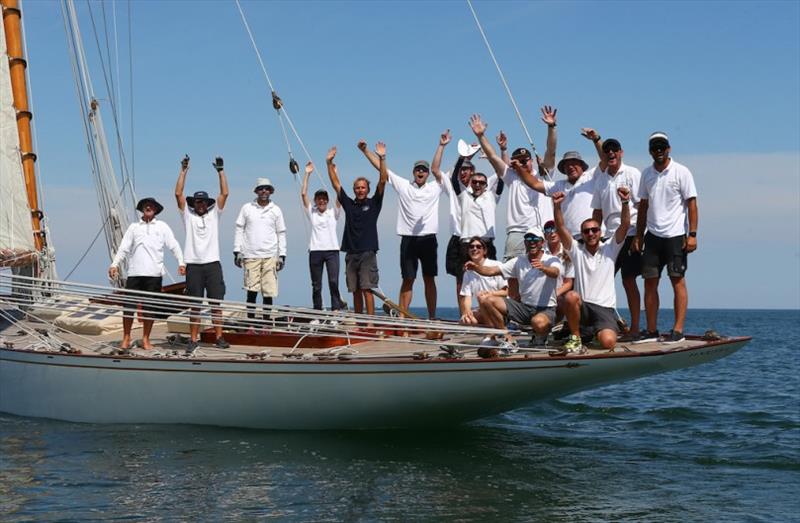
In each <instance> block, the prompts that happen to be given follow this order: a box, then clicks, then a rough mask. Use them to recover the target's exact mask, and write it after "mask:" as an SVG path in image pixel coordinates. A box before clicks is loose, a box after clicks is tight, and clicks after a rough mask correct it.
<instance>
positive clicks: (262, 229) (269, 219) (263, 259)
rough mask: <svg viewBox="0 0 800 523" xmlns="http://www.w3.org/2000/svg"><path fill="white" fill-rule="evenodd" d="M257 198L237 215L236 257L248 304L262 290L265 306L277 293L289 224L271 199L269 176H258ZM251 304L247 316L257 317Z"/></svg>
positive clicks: (234, 240)
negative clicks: (241, 273)
mask: <svg viewBox="0 0 800 523" xmlns="http://www.w3.org/2000/svg"><path fill="white" fill-rule="evenodd" d="M253 192H254V193H256V199H255V200H253V201H250V202H248V203H246V204H244V205H243V206H242V209H241V210H240V211H239V216H238V217H237V218H236V232H235V234H234V238H233V259H234V263H235V264H236V266H237V267H239V268H241V267H244V289H245V290H246V291H247V303H252V304H255V302H256V297H257V296H258V294H259V292H260V293H261V301H262V303H263V304H264V305H270V306H271V305H272V300H273V299H274V298H276V297H277V296H278V272H280V271H281V270H283V267H284V265H286V223H285V222H284V220H283V212H282V211H281V208H280V207H278V206H277V205H275V203H274V202H273V201H272V199H271V198H272V195H273V194H274V193H275V188H274V187H273V186H272V182H271V181H270V180H269V178H259V179H258V180H257V181H256V186H255V188H254V189H253ZM254 309H255V307H254V306H253V307H248V310H247V318H248V319H253V318H255V311H254Z"/></svg>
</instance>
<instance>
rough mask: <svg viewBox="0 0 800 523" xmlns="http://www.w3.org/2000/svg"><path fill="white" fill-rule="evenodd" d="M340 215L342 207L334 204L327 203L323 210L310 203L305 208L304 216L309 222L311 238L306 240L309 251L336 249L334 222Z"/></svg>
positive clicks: (337, 240)
mask: <svg viewBox="0 0 800 523" xmlns="http://www.w3.org/2000/svg"><path fill="white" fill-rule="evenodd" d="M331 207H333V208H331ZM341 215H342V208H341V207H339V206H338V205H336V204H334V205H333V206H331V205H328V207H327V208H326V209H325V212H323V213H321V212H319V211H318V210H317V206H316V205H313V204H310V205H309V206H308V208H307V209H306V217H307V218H308V219H309V221H310V222H311V239H310V240H309V241H308V250H309V251H338V250H339V238H338V236H336V222H337V221H339V218H340V217H341Z"/></svg>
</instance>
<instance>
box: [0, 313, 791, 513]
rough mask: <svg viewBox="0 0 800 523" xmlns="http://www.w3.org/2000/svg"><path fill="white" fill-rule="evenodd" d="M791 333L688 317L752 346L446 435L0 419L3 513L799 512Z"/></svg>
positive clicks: (771, 319) (778, 320)
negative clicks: (701, 363)
mask: <svg viewBox="0 0 800 523" xmlns="http://www.w3.org/2000/svg"><path fill="white" fill-rule="evenodd" d="M665 312H667V313H668V314H667V315H669V314H671V313H670V312H668V311H665ZM449 313H450V314H453V313H454V311H449ZM662 324H663V325H664V326H666V325H667V324H668V319H665V321H664V322H662ZM799 326H800V311H730V310H727V311H722V310H694V311H691V312H690V315H689V321H688V325H687V331H689V332H702V331H704V330H705V329H707V328H714V329H716V330H717V331H719V332H721V333H723V334H730V335H738V334H742V335H744V334H749V335H752V336H753V337H754V339H753V341H752V342H751V343H750V345H748V346H747V347H746V348H745V349H743V350H741V351H740V352H739V353H737V354H735V355H733V356H731V357H728V358H726V359H723V360H721V361H718V362H715V363H712V364H708V365H704V366H700V367H695V368H692V369H686V370H683V371H677V372H672V373H668V374H662V375H658V376H651V377H647V378H642V379H640V380H637V381H633V382H628V383H624V384H620V385H614V386H609V387H606V388H603V389H598V390H595V391H591V392H585V393H581V394H577V395H573V396H569V397H567V398H563V399H561V400H558V401H550V402H547V403H541V404H537V405H534V406H531V407H529V408H525V409H520V410H517V411H514V412H511V413H508V414H506V415H502V416H498V417H494V418H490V419H487V420H483V421H480V422H476V423H472V424H470V425H467V426H463V427H458V428H454V429H452V430H447V431H440V432H428V431H415V432H403V431H391V432H334V433H325V432H322V433H321V432H316V433H315V432H268V431H249V430H234V429H221V428H205V427H188V426H151V425H141V426H99V425H83V424H73V423H61V422H55V421H43V420H35V419H26V418H19V417H14V416H8V415H3V414H0V520H2V521H90V520H109V519H125V520H133V521H137V520H140V521H152V520H162V519H165V520H173V521H194V520H201V521H222V520H259V519H267V518H280V519H282V520H289V521H373V520H402V521H407V520H416V521H420V520H422V521H430V520H453V521H475V520H492V521H647V522H658V521H665V522H666V521H669V522H672V521H764V522H774V521H798V520H799V518H798V514H800V359H799V358H798V356H797V351H799V350H800V327H799ZM97 401H114V402H117V403H118V404H119V408H125V398H97Z"/></svg>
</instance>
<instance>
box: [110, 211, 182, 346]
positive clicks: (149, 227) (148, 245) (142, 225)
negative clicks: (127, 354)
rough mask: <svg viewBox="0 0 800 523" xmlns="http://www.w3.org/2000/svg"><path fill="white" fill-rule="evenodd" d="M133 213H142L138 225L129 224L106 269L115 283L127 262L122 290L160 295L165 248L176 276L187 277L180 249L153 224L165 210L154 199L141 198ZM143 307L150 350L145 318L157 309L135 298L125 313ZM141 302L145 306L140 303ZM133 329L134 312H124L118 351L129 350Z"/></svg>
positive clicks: (150, 322) (166, 228)
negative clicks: (172, 257)
mask: <svg viewBox="0 0 800 523" xmlns="http://www.w3.org/2000/svg"><path fill="white" fill-rule="evenodd" d="M136 210H137V211H139V212H140V213H142V219H141V221H139V222H137V223H132V224H131V225H130V226H129V227H128V230H127V231H125V235H124V236H123V237H122V241H121V242H120V244H119V250H118V251H117V254H116V255H115V256H114V261H112V262H111V267H109V269H108V276H109V277H110V278H111V279H112V280H116V278H117V276H118V275H119V266H120V264H121V263H122V262H123V261H124V260H127V261H128V278H127V280H126V281H125V288H126V289H131V290H137V291H146V292H161V278H162V277H163V275H164V273H165V272H166V269H165V268H164V247H166V248H168V249H169V250H170V251H172V254H173V256H175V259H176V260H178V272H179V273H180V274H181V276H183V275H185V274H186V265H184V263H183V253H182V252H181V246H180V245H178V242H177V240H175V235H174V234H172V229H170V228H169V225H167V224H166V223H164V222H162V221H159V220H156V216H157V215H158V214H159V213H160V212H161V211H163V210H164V207H163V206H162V205H161V204H160V203H158V202H157V201H156V200H155V198H143V199H141V200H139V203H138V204H136ZM136 301H139V303H138V305H141V306H142V348H143V349H152V348H153V344H152V343H150V332H151V331H152V330H153V321H155V320H154V319H153V316H151V315H150V314H148V313H147V312H146V311H148V310H153V309H155V310H158V306H157V305H156V306H155V307H153V306H148V305H147V304H146V302H147V301H152V300H147V299H146V298H138V297H137V298H134V299H132V300H130V301H128V302H127V303H126V304H125V308H126V309H132V308H135V306H136V305H137V303H134V302H136ZM143 302H144V303H143ZM132 327H133V312H132V311H130V310H127V311H126V312H125V315H124V316H123V318H122V343H121V344H120V348H121V349H123V350H128V349H130V346H131V328H132Z"/></svg>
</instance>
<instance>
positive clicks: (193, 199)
mask: <svg viewBox="0 0 800 523" xmlns="http://www.w3.org/2000/svg"><path fill="white" fill-rule="evenodd" d="M202 200H205V202H206V204H207V205H208V208H209V209H210V208H212V207H213V206H214V204H215V203H216V200H215V199H214V198H209V197H208V193H207V192H205V191H197V192H196V193H194V196H187V197H186V204H187V205H188V206H189V207H191V208H192V209H194V204H195V203H197V202H198V201H202Z"/></svg>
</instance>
